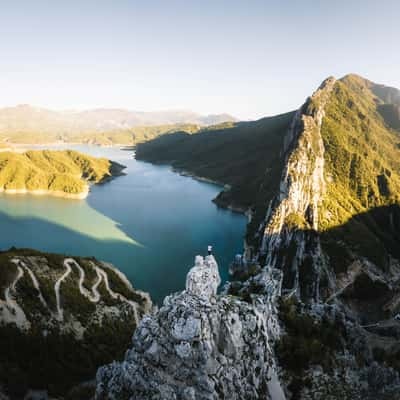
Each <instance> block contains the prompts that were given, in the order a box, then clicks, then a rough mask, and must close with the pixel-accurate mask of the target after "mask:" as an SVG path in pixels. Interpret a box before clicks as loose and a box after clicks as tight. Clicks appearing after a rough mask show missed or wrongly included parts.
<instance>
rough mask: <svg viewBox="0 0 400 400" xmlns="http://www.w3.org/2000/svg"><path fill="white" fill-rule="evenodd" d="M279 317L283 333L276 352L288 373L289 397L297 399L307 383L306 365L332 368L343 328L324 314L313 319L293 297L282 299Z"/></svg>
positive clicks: (340, 347) (339, 348)
mask: <svg viewBox="0 0 400 400" xmlns="http://www.w3.org/2000/svg"><path fill="white" fill-rule="evenodd" d="M279 317H280V319H281V321H282V323H283V326H284V327H285V330H286V333H285V334H284V335H283V336H282V337H281V338H280V340H279V341H278V342H277V343H276V352H277V355H278V358H279V363H280V365H281V366H282V367H283V368H285V371H286V373H288V374H289V376H290V380H291V383H290V385H289V390H290V391H291V392H292V397H291V398H292V399H293V400H296V399H300V397H299V396H300V392H301V389H302V388H303V386H304V385H307V379H306V376H305V372H306V370H307V369H308V368H309V367H311V366H312V365H321V366H322V367H323V368H324V369H325V370H330V369H332V368H333V366H334V358H335V355H336V353H337V352H338V351H341V350H342V349H343V340H345V328H344V325H343V323H342V322H341V321H340V320H339V319H337V320H335V321H334V322H332V321H331V320H330V319H329V318H326V317H323V318H322V319H321V320H317V319H315V318H313V317H312V316H310V315H309V314H307V312H306V310H303V309H302V305H301V304H300V303H298V302H297V300H295V299H281V301H280V306H279Z"/></svg>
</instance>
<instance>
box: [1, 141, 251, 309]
mask: <svg viewBox="0 0 400 400" xmlns="http://www.w3.org/2000/svg"><path fill="white" fill-rule="evenodd" d="M71 147H72V148H74V149H76V150H80V151H83V152H86V153H89V154H92V155H95V156H102V157H106V158H109V159H112V160H115V161H117V162H120V163H122V164H124V165H126V166H127V169H126V170H125V172H126V173H127V175H126V176H123V177H118V178H116V179H114V180H112V181H111V182H108V183H106V184H104V185H96V186H92V188H91V193H90V194H89V197H88V198H87V199H86V200H68V199H61V198H56V197H50V196H32V195H11V194H8V195H7V194H0V226H1V231H0V247H1V248H3V249H5V248H9V247H11V246H16V247H31V248H36V249H39V250H44V251H49V252H57V253H65V254H71V255H82V256H95V257H96V258H98V259H101V260H105V261H109V262H111V263H113V264H114V265H115V266H116V267H118V268H119V269H120V270H121V271H123V272H124V273H125V274H126V275H127V276H128V278H129V280H130V281H131V282H132V284H133V285H134V286H135V287H136V288H138V289H142V290H145V291H148V292H150V294H151V296H152V298H153V300H154V301H156V302H160V301H161V300H162V299H163V298H164V296H165V295H167V294H169V293H171V292H173V291H177V290H180V289H182V288H183V287H184V284H185V277H186V273H187V271H188V269H189V268H190V267H191V266H192V265H193V260H194V256H195V255H196V254H204V253H205V252H206V247H207V245H208V244H212V245H213V246H214V252H215V256H216V258H217V261H218V262H219V265H220V270H221V275H222V278H223V280H226V279H228V274H227V270H228V266H229V263H230V261H231V260H232V259H233V257H234V255H235V253H237V252H241V251H242V244H243V236H244V232H245V225H246V218H245V217H244V216H242V215H239V214H235V213H232V212H230V211H227V210H221V209H219V208H217V207H216V206H215V205H214V203H212V202H211V200H212V199H213V198H214V197H215V196H216V195H217V193H218V191H219V190H220V188H219V187H217V186H215V185H212V184H208V183H203V182H198V181H196V180H194V179H191V178H188V177H184V176H181V175H178V174H176V173H174V172H172V171H171V170H170V168H169V167H166V166H155V165H151V164H148V163H143V162H139V161H136V160H135V159H134V158H133V157H132V153H131V152H127V151H123V150H119V149H116V148H100V147H95V146H69V148H71Z"/></svg>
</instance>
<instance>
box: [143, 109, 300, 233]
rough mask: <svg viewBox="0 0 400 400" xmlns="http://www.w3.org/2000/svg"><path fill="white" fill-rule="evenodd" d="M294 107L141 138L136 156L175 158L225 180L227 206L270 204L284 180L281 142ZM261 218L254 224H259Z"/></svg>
mask: <svg viewBox="0 0 400 400" xmlns="http://www.w3.org/2000/svg"><path fill="white" fill-rule="evenodd" d="M293 114H294V113H287V114H283V115H279V116H276V117H270V118H264V119H261V120H259V121H254V122H241V123H237V124H234V125H231V126H228V127H226V126H221V127H218V126H217V127H215V128H214V129H213V130H210V129H205V130H203V131H200V132H199V133H198V134H196V135H193V136H190V135H187V134H185V133H179V132H178V133H173V134H170V135H165V136H162V137H160V138H158V139H155V140H152V141H149V142H146V143H143V144H140V145H138V146H137V148H136V158H137V159H138V160H145V161H150V162H160V163H168V164H172V166H173V167H174V168H176V169H178V170H183V171H187V172H189V173H190V174H194V175H195V176H197V177H200V178H201V177H204V178H207V179H210V180H212V181H216V182H219V183H222V184H224V185H226V186H225V190H224V191H223V192H221V193H220V194H219V195H218V197H217V198H216V199H215V202H216V203H217V204H218V205H220V206H223V207H231V208H233V209H239V210H247V209H248V208H249V207H253V208H254V209H257V210H258V209H259V211H260V215H261V214H262V213H263V210H264V207H265V198H266V197H271V196H272V195H273V193H275V190H276V189H277V187H278V185H279V176H280V173H279V172H280V170H281V168H282V157H281V148H282V145H283V138H284V134H285V132H286V131H287V129H288V127H289V124H290V121H291V119H292V118H293ZM259 222H260V221H258V223H255V224H254V226H256V225H258V224H259Z"/></svg>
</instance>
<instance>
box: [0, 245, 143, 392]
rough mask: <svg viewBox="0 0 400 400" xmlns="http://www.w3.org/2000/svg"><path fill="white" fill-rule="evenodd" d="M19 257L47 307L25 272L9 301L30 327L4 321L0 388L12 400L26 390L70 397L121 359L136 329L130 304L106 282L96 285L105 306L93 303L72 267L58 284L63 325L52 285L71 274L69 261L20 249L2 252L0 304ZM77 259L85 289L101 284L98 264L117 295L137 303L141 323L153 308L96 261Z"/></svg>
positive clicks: (0, 333) (0, 325)
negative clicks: (101, 368) (112, 293)
mask: <svg viewBox="0 0 400 400" xmlns="http://www.w3.org/2000/svg"><path fill="white" fill-rule="evenodd" d="M15 257H17V258H18V259H19V260H23V262H24V265H25V266H27V267H28V268H29V269H30V270H31V271H32V273H33V274H34V275H35V277H36V279H37V281H38V284H39V288H40V292H41V294H42V295H43V298H44V300H45V302H46V304H47V306H46V307H45V306H44V305H43V304H42V303H41V302H40V301H39V298H38V294H39V292H38V290H37V289H35V287H34V286H33V284H32V280H31V277H30V275H29V274H28V273H27V269H26V268H25V267H23V270H24V275H23V277H22V278H21V279H19V280H18V282H17V285H16V291H15V292H13V293H12V296H13V298H14V299H15V301H16V302H17V304H18V305H19V306H20V307H21V308H22V309H23V310H24V313H25V315H26V317H27V319H28V320H29V322H30V327H29V328H28V329H26V330H24V329H21V327H18V326H17V325H16V324H15V323H13V322H9V321H6V320H4V318H0V386H2V388H3V389H5V390H6V392H7V393H8V394H9V395H11V396H12V398H22V397H23V395H24V394H25V393H26V391H27V390H28V389H47V390H48V391H49V392H50V393H51V394H52V395H61V394H62V395H65V394H66V393H68V392H69V390H70V389H71V388H72V387H73V386H75V385H78V384H80V383H82V382H84V381H88V380H91V379H93V378H94V376H95V373H96V370H97V368H98V367H99V366H100V365H103V364H106V363H109V362H111V361H113V360H118V359H122V358H123V355H124V352H125V350H126V348H127V347H128V346H129V343H130V340H131V337H132V333H133V332H134V330H135V328H136V321H135V317H134V312H133V309H132V308H131V306H129V305H128V304H127V303H126V302H123V301H120V300H118V299H114V298H112V297H111V296H110V294H109V293H108V291H107V290H106V288H105V284H104V281H103V282H102V283H101V284H100V286H99V292H100V294H101V300H100V301H99V302H97V303H92V302H90V301H89V300H88V299H87V298H86V297H84V296H83V295H82V294H81V293H80V291H79V287H78V280H79V276H80V275H79V272H78V270H77V269H76V268H74V267H73V268H72V272H71V274H70V275H69V276H68V277H67V278H66V279H65V281H64V282H63V283H62V284H61V289H60V295H61V303H62V307H63V310H64V319H63V320H61V321H60V320H59V319H58V317H57V307H56V296H55V290H54V286H55V282H56V281H57V280H58V279H59V278H60V277H61V276H62V274H64V272H65V271H66V268H65V266H64V264H63V261H64V260H65V256H64V255H60V254H51V253H43V252H39V251H36V250H30V249H15V248H12V249H10V250H8V251H3V252H0V292H1V296H2V297H1V298H0V300H4V290H5V289H6V288H7V287H9V286H10V284H11V282H13V280H14V278H15V277H16V272H17V267H16V265H15V264H14V263H12V262H11V259H13V258H15ZM74 259H75V260H76V261H77V262H78V263H79V265H80V266H81V267H82V268H83V270H84V271H85V279H84V281H83V285H84V287H86V288H87V289H88V290H89V291H90V290H91V288H92V287H93V285H94V283H95V282H96V281H97V274H96V272H95V269H94V266H98V267H100V268H102V269H103V270H104V271H106V273H107V275H109V280H110V286H111V287H112V289H114V290H115V291H116V292H117V293H120V292H119V291H121V294H123V295H125V296H126V297H127V298H129V299H132V300H134V301H135V302H136V304H137V306H138V313H139V314H138V315H139V317H141V316H142V315H143V312H144V310H145V309H147V308H148V307H149V304H148V303H147V300H146V299H145V298H144V297H143V296H141V294H140V293H138V292H135V291H134V290H133V289H130V288H129V286H127V285H126V284H125V282H124V281H123V280H122V279H121V278H120V277H119V275H118V274H117V273H116V272H114V270H113V269H111V267H109V266H105V265H103V264H102V263H100V262H99V261H97V260H96V259H95V258H82V257H75V258H74ZM20 266H21V264H20ZM1 306H2V307H4V303H3V305H1ZM109 306H113V308H112V309H109V308H108V307H109ZM115 310H117V312H116V311H115ZM1 312H2V310H1V307H0V313H1ZM88 398H89V397H88Z"/></svg>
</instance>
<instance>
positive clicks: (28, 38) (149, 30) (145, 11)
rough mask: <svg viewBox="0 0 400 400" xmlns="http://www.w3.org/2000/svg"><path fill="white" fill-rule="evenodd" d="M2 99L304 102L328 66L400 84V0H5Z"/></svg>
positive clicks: (139, 103) (202, 104) (242, 110)
mask: <svg viewBox="0 0 400 400" xmlns="http://www.w3.org/2000/svg"><path fill="white" fill-rule="evenodd" d="M0 6H1V7H0V106H6V105H15V104H21V103H29V104H32V105H36V106H42V107H49V108H55V109H66V108H67V109H70V108H73V109H82V108H93V107H119V108H128V109H132V110H142V111H154V110H164V109H190V110H193V111H197V112H200V113H221V112H228V113H231V114H233V115H235V116H237V117H239V118H241V119H253V118H258V117H262V116H266V115H272V114H276V113H280V112H285V111H287V110H291V109H295V108H297V107H298V106H299V105H300V103H302V102H303V101H304V99H305V97H307V96H308V95H309V94H310V93H311V92H312V91H313V90H314V89H315V88H316V86H318V84H319V83H320V82H321V81H322V80H323V79H324V78H325V77H327V76H329V75H334V76H337V77H340V76H342V75H344V74H346V73H349V72H355V73H358V74H360V75H363V76H365V77H367V78H369V79H371V80H374V81H377V82H381V83H385V84H388V85H392V86H397V87H400V72H399V67H400V51H399V46H400V23H399V17H400V1H398V0H386V1H385V0H380V1H372V0H334V1H333V0H280V1H279V0H276V1H272V0H271V1H269V0H263V1H257V0H247V1H246V0H226V1H222V0H182V1H177V0H163V1H161V0H160V1H152V0H93V1H92V0H86V1H85V0H79V1H77V0H68V1H60V0H52V1H50V0H48V1H45V0H35V1H33V0H29V1H28V0H27V1H19V0H12V1H11V0H0Z"/></svg>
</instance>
